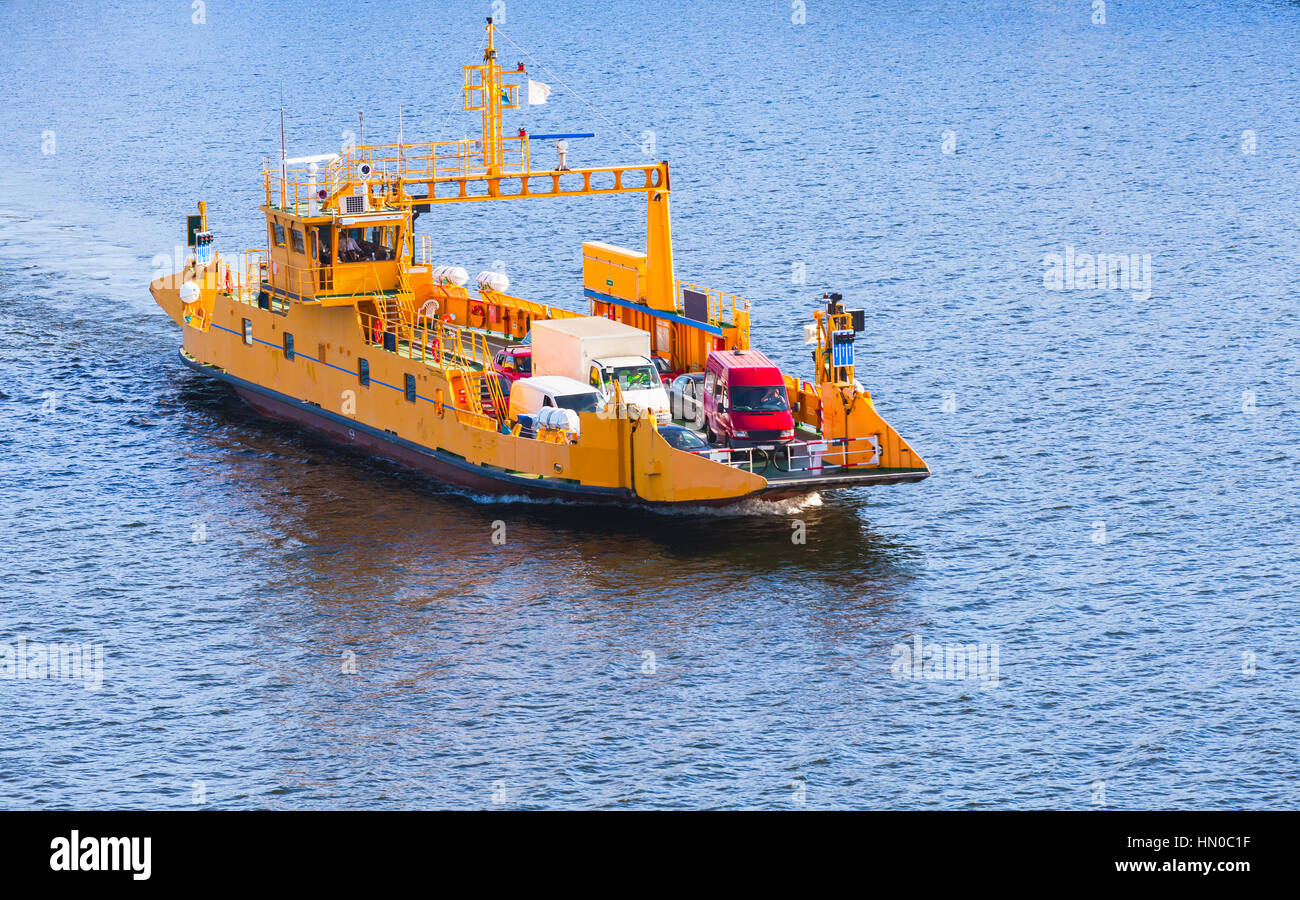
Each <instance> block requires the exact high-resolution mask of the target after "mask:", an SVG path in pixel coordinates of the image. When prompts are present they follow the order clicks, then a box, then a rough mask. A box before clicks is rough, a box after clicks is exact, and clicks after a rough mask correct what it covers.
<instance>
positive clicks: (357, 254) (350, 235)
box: [339, 225, 398, 263]
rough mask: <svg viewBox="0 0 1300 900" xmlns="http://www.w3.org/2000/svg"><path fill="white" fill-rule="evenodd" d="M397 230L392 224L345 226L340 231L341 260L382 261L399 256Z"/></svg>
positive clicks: (348, 261)
mask: <svg viewBox="0 0 1300 900" xmlns="http://www.w3.org/2000/svg"><path fill="white" fill-rule="evenodd" d="M397 232H398V229H397V228H396V227H395V226H392V225H373V226H371V227H369V228H344V229H342V230H341V231H340V232H339V262H345V263H354V262H380V261H383V260H388V259H396V258H397Z"/></svg>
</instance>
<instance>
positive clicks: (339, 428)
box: [180, 351, 929, 508]
mask: <svg viewBox="0 0 1300 900" xmlns="http://www.w3.org/2000/svg"><path fill="white" fill-rule="evenodd" d="M180 357H181V361H182V362H183V363H184V364H185V365H186V366H188V367H189V368H191V369H193V370H194V371H196V372H199V373H200V374H202V375H206V376H208V377H210V378H214V379H216V380H218V381H221V382H223V383H224V384H226V385H228V386H229V387H230V388H231V389H232V390H233V391H234V392H235V394H236V395H237V396H238V397H239V398H240V399H241V400H243V401H244V402H245V403H246V404H248V406H249V407H250V408H251V409H253V411H255V412H256V413H258V414H259V415H261V416H264V417H266V418H269V419H275V420H278V421H283V422H291V423H293V424H295V425H297V426H300V427H302V428H305V429H307V430H309V431H312V432H314V433H316V434H318V435H321V436H322V437H325V438H327V439H328V440H330V441H331V442H333V443H335V444H338V445H340V446H343V447H349V448H352V449H355V450H359V451H361V452H364V453H367V454H370V455H372V456H378V457H382V458H384V459H387V460H390V461H392V462H395V463H398V464H400V465H402V466H405V467H407V468H409V469H412V470H414V471H417V472H420V473H422V474H425V475H429V476H431V477H433V478H435V479H437V480H438V481H442V482H444V483H447V484H450V485H454V486H456V487H460V488H465V489H467V490H470V491H474V492H476V493H481V494H486V495H489V496H495V497H516V496H523V497H528V498H530V499H543V500H561V501H568V502H576V503H601V504H618V505H623V506H627V505H635V506H643V507H647V508H663V507H683V506H713V507H719V506H730V505H734V504H736V503H739V502H743V501H746V500H753V499H762V500H783V499H792V498H797V497H805V496H808V495H809V494H812V493H816V492H818V491H822V490H827V489H831V488H845V487H865V486H868V485H873V484H875V485H879V484H897V483H901V482H906V481H920V480H922V479H923V478H926V477H928V476H929V472H921V473H917V472H902V473H890V472H879V473H875V472H873V473H864V474H861V475H849V476H840V477H836V478H819V477H810V478H791V479H787V480H784V481H775V482H769V483H768V484H767V486H766V487H764V488H762V489H760V490H757V491H754V492H753V493H750V494H745V495H743V496H739V497H723V498H717V499H711V500H692V501H685V502H676V503H663V502H653V501H647V500H645V499H644V498H642V497H637V496H635V495H634V494H633V493H632V492H631V491H629V490H626V489H623V488H601V487H593V486H590V485H581V484H572V485H565V486H563V487H561V486H559V485H556V484H555V483H554V482H550V483H545V484H539V483H538V481H539V480H538V479H532V478H527V477H517V476H511V475H509V474H508V473H505V472H498V471H494V470H492V469H489V468H487V467H484V466H476V465H473V464H471V463H468V462H465V461H464V460H460V459H457V458H456V457H454V456H451V455H449V454H445V453H442V452H440V451H437V450H433V449H430V448H427V447H421V446H419V445H418V444H414V443H411V442H409V441H405V440H402V439H401V438H398V437H396V436H394V435H389V434H384V433H382V432H378V431H376V430H375V429H373V428H370V427H368V426H366V425H363V424H361V423H360V422H356V421H354V420H351V419H347V418H345V417H343V416H340V415H336V414H334V413H330V412H328V411H326V410H323V409H321V408H320V407H318V406H315V405H313V404H309V403H302V402H301V401H298V400H294V399H292V398H290V397H286V396H284V395H282V394H279V393H277V392H275V391H272V390H269V389H267V388H264V387H262V386H260V385H256V384H253V383H252V382H249V381H245V380H244V379H242V378H238V377H236V376H234V375H231V374H230V373H228V372H225V371H222V370H221V369H218V368H215V367H213V366H208V365H204V364H203V363H200V362H198V361H197V360H194V359H193V358H191V357H190V356H189V355H187V354H186V353H184V352H183V351H182V352H181V354H180Z"/></svg>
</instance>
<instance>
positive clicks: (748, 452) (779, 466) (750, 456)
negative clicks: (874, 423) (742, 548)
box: [699, 434, 880, 475]
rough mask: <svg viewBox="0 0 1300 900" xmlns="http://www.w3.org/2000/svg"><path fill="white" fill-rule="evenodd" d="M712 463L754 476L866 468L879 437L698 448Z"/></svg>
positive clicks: (875, 456) (875, 462)
mask: <svg viewBox="0 0 1300 900" xmlns="http://www.w3.org/2000/svg"><path fill="white" fill-rule="evenodd" d="M699 455H700V456H707V457H709V458H710V459H712V460H714V461H715V462H720V463H722V464H723V465H728V466H731V467H732V468H735V469H744V470H746V471H748V472H753V473H754V474H756V475H763V474H765V473H770V472H771V471H772V470H773V469H775V470H776V471H777V472H778V473H781V474H786V473H791V474H794V473H802V474H807V475H820V474H821V473H822V472H824V471H825V470H827V469H846V468H870V467H873V466H879V465H880V438H879V437H878V436H876V435H874V434H870V435H866V436H865V437H852V438H828V439H825V440H816V441H787V442H785V443H782V444H777V443H772V444H759V445H758V446H755V447H714V448H710V449H709V450H701V451H700V452H699Z"/></svg>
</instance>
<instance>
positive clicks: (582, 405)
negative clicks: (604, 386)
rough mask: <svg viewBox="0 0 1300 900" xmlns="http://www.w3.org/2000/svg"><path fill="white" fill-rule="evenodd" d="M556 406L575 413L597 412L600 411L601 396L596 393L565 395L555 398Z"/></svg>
mask: <svg viewBox="0 0 1300 900" xmlns="http://www.w3.org/2000/svg"><path fill="white" fill-rule="evenodd" d="M555 405H556V406H558V407H560V408H561V409H571V410H573V411H574V412H596V411H598V410H599V409H600V394H597V393H595V392H594V391H593V392H591V393H589V394H565V395H563V396H561V397H556V398H555Z"/></svg>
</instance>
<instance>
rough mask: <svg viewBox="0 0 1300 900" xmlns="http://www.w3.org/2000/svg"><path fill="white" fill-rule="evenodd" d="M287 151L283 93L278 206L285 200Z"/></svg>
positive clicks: (282, 97) (287, 179) (282, 98)
mask: <svg viewBox="0 0 1300 900" xmlns="http://www.w3.org/2000/svg"><path fill="white" fill-rule="evenodd" d="M288 156H289V155H288V153H286V152H285V143H284V95H283V94H282V95H281V96H280V206H281V207H283V206H284V204H285V200H286V199H287V198H286V196H285V191H286V190H287V188H286V185H287V183H288V181H289V163H288V161H287V160H288Z"/></svg>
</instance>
